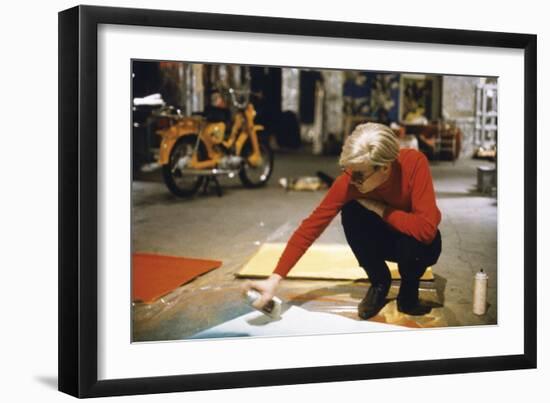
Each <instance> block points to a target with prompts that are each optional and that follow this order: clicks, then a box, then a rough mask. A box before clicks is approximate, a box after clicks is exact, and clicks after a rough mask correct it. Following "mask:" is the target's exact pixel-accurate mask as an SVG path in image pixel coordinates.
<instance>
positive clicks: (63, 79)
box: [58, 6, 537, 397]
mask: <svg viewBox="0 0 550 403" xmlns="http://www.w3.org/2000/svg"><path fill="white" fill-rule="evenodd" d="M98 24H120V25H133V26H149V27H170V28H193V29H204V30H221V31H236V32H249V33H270V34H280V35H285V34H291V35H305V36H319V37H336V38H354V39H371V40H383V41H401V42H416V43H427V44H447V45H471V46H486V47H501V48H514V49H523V50H524V100H525V101H524V102H525V103H524V141H525V154H524V169H525V171H524V180H525V188H524V203H525V213H524V230H525V233H524V267H523V275H524V290H523V291H524V353H523V354H519V355H504V356H493V357H469V358H459V359H442V360H427V361H414V362H394V363H377V364H359V365H342V366H331V367H309V368H293V369H289V368H281V369H277V370H260V371H242V372H229V373H215V374H194V375H177V376H160V377H149V378H131V379H113V380H98V376H97V368H98V353H97V347H98V339H97V328H98V310H97V298H98V292H97V286H98V280H97V264H98V256H97V252H98V248H97V247H98V241H97V236H98V230H97V226H98V216H97V208H98V200H97V198H98V147H97V128H98V126H97V113H98V108H97V89H98V88H97V27H98ZM536 64H537V37H536V35H530V34H516V33H501V32H483V31H467V30H454V29H440V28H421V27H409V26H393V25H377V24H364V23H349V22H334V21H313V20H298V19H288V18H271V17H259V16H242V15H224V14H211V13H195V12H181V11H165V10H146V9H126V8H111V7H95V6H78V7H74V8H71V9H68V10H65V11H62V12H60V13H59V178H58V179H59V192H60V193H59V273H58V274H59V296H58V297H59V368H58V371H59V390H60V391H62V392H65V393H68V394H70V395H73V396H76V397H99V396H115V395H129V394H146V393H162V392H179V391H193V390H207V389H222V388H236V387H251V386H270V385H283V384H301V383H314V382H329V381H349V380H361V379H377V378H393V377H408V376H426V375H435V374H453V373H468V372H483V371H501V370H511V369H526V368H536V365H537V358H536V355H537V323H536V317H537V305H536V301H537V290H536V268H537V261H536V256H537V251H536V248H537V247H536V245H537V242H536V241H537V240H536V237H537V228H536V227H537V216H536V214H537V213H536V211H537V206H536V200H537V188H536V182H537V180H536V167H537V161H536V155H537V154H536V142H537V140H536V138H537V136H536V134H537V95H536V94H537V74H536Z"/></svg>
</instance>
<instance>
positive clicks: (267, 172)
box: [239, 141, 274, 188]
mask: <svg viewBox="0 0 550 403" xmlns="http://www.w3.org/2000/svg"><path fill="white" fill-rule="evenodd" d="M259 146H260V153H261V155H262V162H261V163H260V164H259V165H257V166H253V165H252V164H250V163H249V161H248V157H249V156H250V155H251V154H252V144H251V143H250V141H248V142H247V143H246V144H245V145H244V147H243V149H242V151H241V156H242V157H243V166H242V167H241V170H240V171H239V177H240V178H241V182H242V183H243V185H245V186H246V187H248V188H258V187H261V186H264V185H265V184H266V183H267V181H268V180H269V178H270V177H271V174H272V173H273V160H274V157H273V150H271V147H270V146H269V144H268V143H267V142H265V141H260V143H259Z"/></svg>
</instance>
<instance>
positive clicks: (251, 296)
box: [246, 290, 283, 319]
mask: <svg viewBox="0 0 550 403" xmlns="http://www.w3.org/2000/svg"><path fill="white" fill-rule="evenodd" d="M260 297H261V294H260V293H259V292H258V291H256V290H248V291H247V292H246V301H247V302H248V304H249V305H250V306H252V307H253V308H254V309H256V307H254V306H253V305H252V304H253V303H254V302H255V301H256V300H257V299H259V298H260ZM282 304H283V301H281V299H279V298H277V297H273V298H271V300H269V301H268V302H267V304H265V305H264V306H263V307H262V308H261V309H258V310H259V311H260V312H262V313H264V314H265V315H267V316H269V317H270V318H271V319H279V318H280V317H281V307H282Z"/></svg>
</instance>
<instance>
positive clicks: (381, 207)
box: [357, 199, 386, 218]
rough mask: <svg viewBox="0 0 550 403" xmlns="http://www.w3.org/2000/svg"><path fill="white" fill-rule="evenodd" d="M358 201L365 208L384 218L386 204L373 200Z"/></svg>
mask: <svg viewBox="0 0 550 403" xmlns="http://www.w3.org/2000/svg"><path fill="white" fill-rule="evenodd" d="M357 201H358V202H359V203H360V204H361V205H362V206H363V207H365V208H367V209H369V210H370V211H372V212H374V213H376V214H377V215H378V216H380V218H383V217H384V212H385V211H386V204H385V203H382V202H380V201H377V200H371V199H357Z"/></svg>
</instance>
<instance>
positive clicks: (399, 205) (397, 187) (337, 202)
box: [274, 149, 441, 277]
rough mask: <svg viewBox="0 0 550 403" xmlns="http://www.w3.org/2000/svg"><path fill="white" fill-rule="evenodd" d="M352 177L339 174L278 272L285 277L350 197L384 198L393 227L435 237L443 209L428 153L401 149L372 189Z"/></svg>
mask: <svg viewBox="0 0 550 403" xmlns="http://www.w3.org/2000/svg"><path fill="white" fill-rule="evenodd" d="M350 180H351V177H350V175H347V174H344V173H343V174H341V175H340V176H338V177H337V178H336V180H335V181H334V183H333V184H332V186H331V187H330V189H329V190H328V193H327V194H326V196H325V197H324V198H323V200H322V201H321V203H320V204H319V205H318V206H317V208H315V210H313V212H312V213H311V214H310V216H309V217H307V218H306V219H305V220H303V221H302V223H301V224H300V226H299V227H298V229H297V230H296V231H295V232H294V234H293V235H292V236H291V237H290V239H289V240H288V243H287V245H286V248H285V250H284V251H283V254H282V255H281V257H280V259H279V263H278V264H277V267H276V268H275V271H274V273H277V274H279V275H281V276H282V277H285V276H286V275H287V273H288V272H289V271H290V269H292V267H294V265H295V264H296V262H297V261H298V260H299V259H300V258H301V257H302V255H303V254H304V253H305V252H306V250H307V249H308V248H309V246H310V245H311V244H312V243H313V242H314V241H315V240H316V239H317V238H318V237H319V235H321V233H322V232H323V231H324V230H325V228H326V227H327V226H328V225H329V224H330V222H331V221H332V219H333V218H334V217H335V216H336V215H337V214H338V212H339V211H340V209H341V208H342V206H343V205H344V204H346V203H347V202H348V201H350V200H355V199H361V198H364V199H372V200H379V201H382V202H384V203H385V204H386V205H387V207H386V210H385V212H384V217H383V219H384V221H386V222H387V223H388V224H389V225H390V226H391V227H393V228H395V229H396V230H398V231H400V232H402V233H404V234H407V235H410V236H412V237H414V238H416V239H418V240H419V241H420V242H423V243H425V244H429V243H431V242H432V241H433V239H434V238H435V235H436V233H437V226H438V225H439V222H440V221H441V213H440V211H439V209H438V208H437V205H436V202H435V192H434V187H433V182H432V176H431V174H430V167H429V164H428V160H427V158H426V157H425V156H424V154H422V153H421V152H419V151H416V150H412V149H403V150H401V151H400V152H399V156H398V157H397V159H396V160H395V161H394V162H393V165H392V171H391V174H390V177H389V178H388V180H387V181H386V182H384V183H383V184H382V185H380V186H379V187H377V188H376V189H374V190H373V191H371V192H369V193H361V192H359V190H357V188H356V187H355V186H354V185H352V184H351V183H350Z"/></svg>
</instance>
